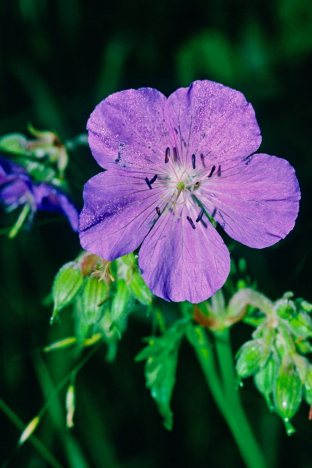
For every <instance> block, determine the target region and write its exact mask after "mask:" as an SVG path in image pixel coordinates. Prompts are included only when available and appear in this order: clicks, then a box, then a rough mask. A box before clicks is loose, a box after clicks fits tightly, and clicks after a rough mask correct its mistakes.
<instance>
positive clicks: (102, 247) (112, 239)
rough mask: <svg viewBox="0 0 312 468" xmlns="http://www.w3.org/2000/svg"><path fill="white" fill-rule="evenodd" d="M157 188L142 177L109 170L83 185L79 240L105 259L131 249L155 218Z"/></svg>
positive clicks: (83, 245) (157, 197) (137, 243)
mask: <svg viewBox="0 0 312 468" xmlns="http://www.w3.org/2000/svg"><path fill="white" fill-rule="evenodd" d="M159 193H160V189H157V188H153V189H149V187H148V185H147V184H146V182H145V181H144V179H143V178H142V177H139V176H138V175H137V174H132V173H131V172H130V171H129V172H125V171H121V170H120V171H117V170H113V169H110V170H109V171H107V172H102V173H100V174H98V175H96V176H95V177H93V178H92V179H90V180H89V181H88V182H87V183H86V185H85V188H84V193H83V196H84V201H85V205H84V208H83V210H82V212H81V215H80V222H79V231H80V243H81V245H82V247H83V248H84V249H85V250H88V251H89V252H92V253H95V254H97V255H100V256H101V257H103V258H105V259H106V260H114V259H115V258H118V257H121V256H122V255H126V254H128V253H130V252H133V250H135V249H136V248H137V247H138V246H139V245H140V244H141V242H142V241H143V239H144V237H145V236H146V235H147V233H148V232H149V230H150V228H151V227H152V225H153V223H154V221H155V220H156V219H157V218H158V215H157V212H156V206H158V204H159Z"/></svg>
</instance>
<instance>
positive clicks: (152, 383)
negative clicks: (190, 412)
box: [136, 320, 186, 430]
mask: <svg viewBox="0 0 312 468" xmlns="http://www.w3.org/2000/svg"><path fill="white" fill-rule="evenodd" d="M185 324H186V321H185V320H182V321H179V322H177V323H176V324H175V325H174V326H173V327H171V328H169V329H168V330H167V331H166V332H165V333H164V335H162V336H160V337H157V338H153V339H150V340H149V344H148V346H147V347H146V348H145V349H144V350H143V351H141V352H140V353H139V354H138V355H137V356H136V361H140V360H143V359H147V362H146V365H145V377H146V386H147V388H149V389H150V390H151V395H152V397H153V398H154V399H155V401H156V403H157V406H158V410H159V412H160V414H161V415H162V417H163V418H164V426H165V427H166V429H168V430H171V429H172V425H173V413H172V411H171V408H170V401H171V396H172V391H173V387H174V384H175V380H176V379H175V373H176V367H177V362H178V352H179V346H180V342H181V339H182V336H183V334H184V332H185Z"/></svg>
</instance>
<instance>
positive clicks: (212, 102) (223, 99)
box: [165, 80, 261, 168]
mask: <svg viewBox="0 0 312 468" xmlns="http://www.w3.org/2000/svg"><path fill="white" fill-rule="evenodd" d="M165 115H166V121H167V123H168V127H169V128H170V129H171V131H170V137H171V144H172V145H173V146H175V147H176V148H177V151H178V153H179V154H180V157H181V158H182V160H184V161H185V160H188V162H189V163H190V161H191V156H192V154H195V155H196V158H197V160H198V163H197V164H200V165H201V166H202V165H204V167H207V168H211V166H213V165H215V164H221V163H224V162H226V161H229V160H232V159H237V158H240V159H243V158H245V157H246V156H249V155H250V154H251V153H253V152H255V151H256V150H257V149H258V148H259V145H260V143H261V135H260V129H259V127H258V124H257V121H256V117H255V113H254V110H253V108H252V105H251V104H249V103H248V102H247V101H246V99H245V97H244V96H243V94H242V93H240V92H239V91H235V90H234V89H231V88H227V87H226V86H223V85H221V84H219V83H214V82H213V81H207V80H204V81H194V83H192V84H191V86H190V87H189V88H180V89H178V90H177V91H175V92H174V93H173V94H171V96H169V98H168V101H167V104H166V108H165Z"/></svg>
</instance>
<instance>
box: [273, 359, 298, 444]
mask: <svg viewBox="0 0 312 468" xmlns="http://www.w3.org/2000/svg"><path fill="white" fill-rule="evenodd" d="M273 397H274V404H275V409H276V412H277V413H278V414H279V415H280V416H281V417H282V418H283V420H284V422H285V425H286V430H287V434H288V435H290V434H291V433H292V432H293V431H294V429H293V428H292V426H291V425H290V424H289V420H290V419H291V418H292V417H293V416H294V415H295V414H296V412H297V410H298V408H299V405H300V403H301V400H302V385H301V381H300V376H299V373H298V370H297V368H296V365H295V363H294V362H293V361H291V360H290V359H289V358H288V357H286V359H284V362H283V363H282V365H281V367H280V369H279V372H278V376H277V379H276V383H275V386H274V392H273Z"/></svg>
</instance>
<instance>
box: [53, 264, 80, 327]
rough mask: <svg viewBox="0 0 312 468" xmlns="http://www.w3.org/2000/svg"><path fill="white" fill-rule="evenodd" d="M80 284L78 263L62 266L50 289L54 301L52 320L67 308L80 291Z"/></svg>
mask: <svg viewBox="0 0 312 468" xmlns="http://www.w3.org/2000/svg"><path fill="white" fill-rule="evenodd" d="M82 282H83V277H82V274H81V269H80V266H79V264H78V263H76V262H68V263H66V264H65V265H63V266H62V268H61V269H60V270H59V272H58V273H57V275H56V277H55V280H54V283H53V288H52V296H53V300H54V310H53V315H52V320H53V319H54V318H55V316H56V315H57V314H58V312H59V311H60V310H61V309H63V307H65V306H67V305H68V304H69V303H70V302H71V301H72V300H73V299H74V297H75V296H76V294H77V293H78V292H79V290H80V287H81V285H82Z"/></svg>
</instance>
